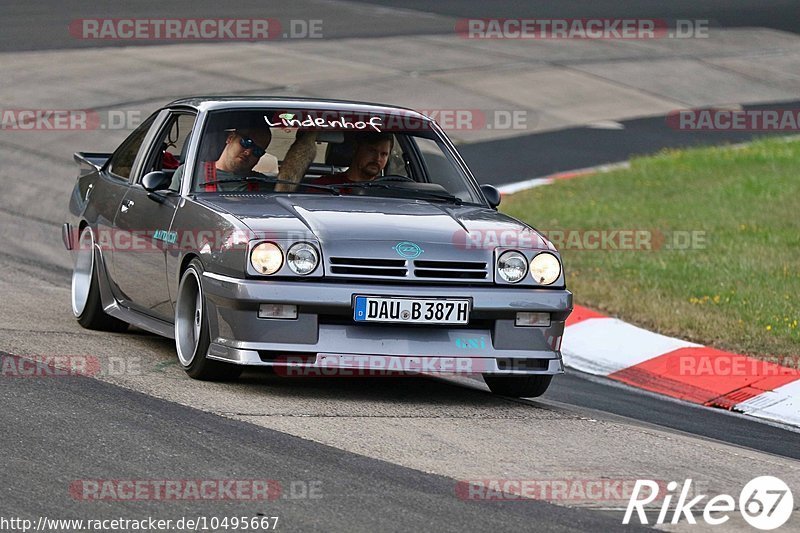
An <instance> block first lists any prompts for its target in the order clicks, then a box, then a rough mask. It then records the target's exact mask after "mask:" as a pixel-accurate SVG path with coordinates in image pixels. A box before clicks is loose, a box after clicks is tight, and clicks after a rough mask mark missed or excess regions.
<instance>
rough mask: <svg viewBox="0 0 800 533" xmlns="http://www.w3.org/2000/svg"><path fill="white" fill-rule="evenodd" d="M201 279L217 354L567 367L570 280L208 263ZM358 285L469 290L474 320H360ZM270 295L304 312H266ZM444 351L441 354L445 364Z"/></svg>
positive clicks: (442, 367) (250, 359)
mask: <svg viewBox="0 0 800 533" xmlns="http://www.w3.org/2000/svg"><path fill="white" fill-rule="evenodd" d="M202 283H203V290H204V292H205V295H206V302H207V316H208V320H209V333H210V336H211V339H212V343H211V347H210V348H209V353H208V356H209V357H210V358H212V359H218V360H224V361H228V362H231V363H236V364H243V365H261V366H293V367H304V366H308V367H326V368H331V367H335V368H363V365H365V364H366V365H368V366H370V368H375V366H374V365H376V364H377V365H378V366H383V365H389V366H390V367H392V368H400V369H403V370H408V369H412V370H413V369H414V368H417V367H419V368H421V369H422V371H426V369H431V368H433V369H434V370H435V371H442V372H446V373H453V372H448V371H449V370H453V371H454V373H459V372H462V371H463V372H465V373H488V374H558V373H561V372H563V365H562V363H561V352H560V347H561V337H562V335H563V333H564V321H565V320H566V318H567V316H568V315H569V313H570V312H571V311H572V294H571V293H570V292H569V291H567V290H563V289H562V290H544V289H530V288H515V287H505V286H503V287H501V286H484V287H475V286H471V287H465V286H452V285H420V284H414V285H391V284H373V283H366V282H363V281H359V282H356V281H354V282H352V283H347V282H324V281H310V280H309V281H306V280H303V281H285V280H253V279H238V278H231V277H227V276H222V275H219V274H214V273H210V272H206V273H205V274H204V276H203V281H202ZM357 294H369V295H383V296H397V297H400V296H407V297H420V298H470V299H471V300H472V311H471V315H470V323H469V324H468V325H466V326H404V325H398V324H360V323H358V324H357V323H355V322H354V321H353V307H352V305H353V304H352V302H353V296H354V295H357ZM262 303H276V304H290V305H296V306H297V309H298V317H297V319H294V320H279V319H260V318H258V307H259V305H260V304H262ZM523 311H530V312H547V313H550V315H551V321H550V325H549V326H546V327H518V326H515V324H514V320H515V317H516V313H517V312H523ZM360 356H378V357H379V358H380V359H375V358H374V357H373V358H371V359H369V362H366V363H365V361H367V360H366V359H364V358H363V357H360ZM376 360H377V361H379V362H378V363H375V361H376ZM437 360H438V361H439V363H441V364H438V365H437V364H436V361H437ZM392 365H393V366H392ZM467 369H469V370H470V371H469V372H467Z"/></svg>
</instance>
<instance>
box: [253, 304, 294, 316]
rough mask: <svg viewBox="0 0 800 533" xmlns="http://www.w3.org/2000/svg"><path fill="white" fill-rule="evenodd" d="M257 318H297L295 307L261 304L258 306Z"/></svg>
mask: <svg viewBox="0 0 800 533" xmlns="http://www.w3.org/2000/svg"><path fill="white" fill-rule="evenodd" d="M258 318H283V319H295V318H297V306H296V305H284V304H261V305H259V306H258Z"/></svg>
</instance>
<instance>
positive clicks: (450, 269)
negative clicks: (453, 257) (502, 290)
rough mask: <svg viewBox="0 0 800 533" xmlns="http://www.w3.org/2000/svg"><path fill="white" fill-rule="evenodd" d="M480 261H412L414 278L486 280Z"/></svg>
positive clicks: (485, 271)
mask: <svg viewBox="0 0 800 533" xmlns="http://www.w3.org/2000/svg"><path fill="white" fill-rule="evenodd" d="M487 275H488V272H487V270H486V263H484V262H480V261H422V260H420V261H414V277H417V278H427V279H486V276H487Z"/></svg>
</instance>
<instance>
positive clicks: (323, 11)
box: [0, 0, 800, 51]
mask: <svg viewBox="0 0 800 533" xmlns="http://www.w3.org/2000/svg"><path fill="white" fill-rule="evenodd" d="M381 7H391V8H392V11H388V12H387V11H385V10H383V11H382V10H381V9H380V8H381ZM0 10H1V11H2V13H3V22H2V27H3V32H2V34H0V50H5V51H19V50H50V49H64V48H89V47H97V46H130V45H131V44H132V43H130V42H127V43H122V42H114V41H94V40H92V41H87V40H79V39H75V38H74V37H72V36H71V35H70V34H69V32H68V31H67V29H66V28H67V27H68V25H69V24H70V22H72V21H74V20H77V19H81V18H105V17H109V18H112V17H113V18H128V17H143V18H152V17H162V18H179V17H193V18H204V17H219V16H221V12H220V2H219V1H218V0H181V1H174V2H160V1H155V0H140V1H137V2H135V3H133V2H119V1H111V2H102V3H101V2H86V1H68V2H15V1H10V0H2V2H0ZM400 10H405V11H407V13H403V12H402V11H400ZM223 13H224V15H222V16H225V17H231V18H251V17H252V18H263V17H269V18H274V19H278V20H279V21H282V22H283V23H284V24H286V23H287V21H289V20H292V19H301V20H304V19H324V21H325V38H326V39H336V38H345V37H377V36H389V35H417V34H436V33H452V32H453V28H454V23H455V21H456V20H457V19H458V18H462V17H491V18H504V17H507V18H515V17H517V18H524V17H535V18H593V17H600V18H658V19H664V20H667V21H674V20H676V19H707V20H709V21H710V24H711V27H765V28H774V29H779V30H784V31H791V32H795V33H797V32H798V31H800V17H798V16H797V3H796V2H794V1H792V0H771V1H763V2H752V1H749V0H713V1H709V2H700V3H698V2H692V1H689V0H681V1H677V2H662V1H660V0H644V1H630V0H629V1H624V2H617V1H613V0H602V1H594V0H581V1H574V2H568V3H567V2H550V1H545V0H536V1H524V0H523V1H519V0H516V1H514V0H501V1H495V2H491V3H487V2H485V1H481V0H466V1H461V0H447V1H436V2H430V1H427V0H407V1H403V2H396V1H391V0H369V1H365V2H330V1H326V0H293V1H292V2H263V1H258V0H238V1H237V2H235V4H233V5H231V6H227V5H226V6H225V9H224V10H223ZM434 14H435V15H438V17H433V16H429V15H434ZM136 44H141V45H155V44H163V43H162V42H159V41H146V42H141V43H133V45H136Z"/></svg>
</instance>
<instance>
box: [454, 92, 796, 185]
mask: <svg viewBox="0 0 800 533" xmlns="http://www.w3.org/2000/svg"><path fill="white" fill-rule="evenodd" d="M798 105H800V102H780V103H777V104H769V105H745V106H742V107H743V108H744V109H747V110H751V109H797V107H798ZM618 124H619V126H618V127H615V128H590V127H579V128H567V129H562V130H556V131H551V132H545V133H539V134H534V135H524V136H519V137H514V138H511V139H503V140H498V141H486V142H476V143H470V144H467V145H463V146H460V147H459V151H460V152H461V154H462V155H463V156H464V159H465V160H466V162H467V164H468V165H469V167H470V169H471V170H472V172H473V174H475V176H476V177H477V178H478V181H480V182H481V183H493V184H495V185H504V184H507V183H513V182H516V181H522V180H524V179H525V178H526V177H528V176H546V175H548V174H553V173H556V172H564V171H568V170H576V169H582V168H588V167H593V166H597V165H604V164H609V163H618V162H621V161H627V160H628V159H630V158H631V157H635V156H642V155H649V154H654V153H656V152H658V151H659V150H662V149H665V148H674V149H678V148H688V147H693V146H718V145H724V144H735V143H741V142H747V141H751V140H753V139H757V138H759V137H764V136H766V134H765V133H759V132H746V131H711V132H708V131H706V132H704V131H680V130H676V129H671V128H669V127H665V124H667V117H666V116H661V117H647V118H638V119H633V120H625V121H621V122H619V123H618ZM787 134H796V133H795V132H787ZM770 135H772V136H774V135H776V134H775V133H772V134H770ZM497 161H502V162H503V164H502V165H501V166H498V165H497Z"/></svg>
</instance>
